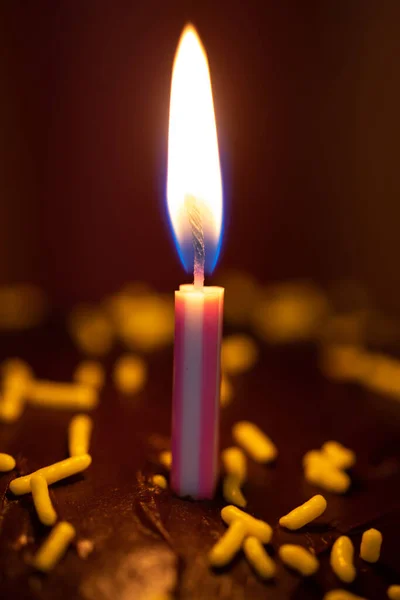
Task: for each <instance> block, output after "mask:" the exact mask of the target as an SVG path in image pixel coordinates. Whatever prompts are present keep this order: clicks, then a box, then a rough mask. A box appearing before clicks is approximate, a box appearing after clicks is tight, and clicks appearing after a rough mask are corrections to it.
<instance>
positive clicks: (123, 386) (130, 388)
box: [113, 354, 147, 394]
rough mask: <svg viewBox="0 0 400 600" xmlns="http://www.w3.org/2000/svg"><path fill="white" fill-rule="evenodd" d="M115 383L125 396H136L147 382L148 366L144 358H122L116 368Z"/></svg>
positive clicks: (134, 356) (131, 355) (127, 355)
mask: <svg viewBox="0 0 400 600" xmlns="http://www.w3.org/2000/svg"><path fill="white" fill-rule="evenodd" d="M113 377H114V383H115V385H116V387H117V388H118V390H119V391H120V392H122V393H123V394H136V393H137V392H140V390H141V389H142V388H143V387H144V385H145V383H146V380H147V366H146V363H145V362H144V360H143V359H142V358H140V357H139V356H136V355H134V354H125V355H124V356H121V357H120V358H119V359H118V360H117V362H116V363H115V367H114V375H113Z"/></svg>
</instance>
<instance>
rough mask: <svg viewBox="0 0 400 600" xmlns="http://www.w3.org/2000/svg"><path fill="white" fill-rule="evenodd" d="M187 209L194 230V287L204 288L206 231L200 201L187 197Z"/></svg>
mask: <svg viewBox="0 0 400 600" xmlns="http://www.w3.org/2000/svg"><path fill="white" fill-rule="evenodd" d="M185 208H186V211H187V214H188V219H189V224H190V228H191V230H192V240H193V251H194V268H193V273H194V287H195V288H202V287H203V285H204V261H205V249H204V231H203V220H202V218H201V210H200V206H199V202H198V200H197V199H196V198H195V197H194V196H190V195H187V196H185Z"/></svg>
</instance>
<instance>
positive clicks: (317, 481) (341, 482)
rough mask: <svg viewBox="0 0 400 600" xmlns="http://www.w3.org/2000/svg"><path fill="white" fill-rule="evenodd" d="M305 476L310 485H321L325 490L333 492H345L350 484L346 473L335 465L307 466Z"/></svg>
mask: <svg viewBox="0 0 400 600" xmlns="http://www.w3.org/2000/svg"><path fill="white" fill-rule="evenodd" d="M305 478H306V481H308V482H309V483H311V484H312V485H315V486H318V487H321V488H323V489H324V490H326V491H327V492H333V493H334V494H345V493H346V492H347V490H348V489H349V487H350V484H351V480H350V477H349V476H348V475H347V473H344V472H343V471H340V470H339V469H336V468H335V467H331V468H322V467H321V466H317V465H312V466H309V467H307V468H306V470H305Z"/></svg>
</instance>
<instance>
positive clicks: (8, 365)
mask: <svg viewBox="0 0 400 600" xmlns="http://www.w3.org/2000/svg"><path fill="white" fill-rule="evenodd" d="M1 371H2V375H3V387H5V388H8V387H12V388H15V387H18V388H20V387H26V383H27V382H29V381H30V380H31V379H32V378H33V371H32V369H31V367H30V366H29V365H28V363H26V362H25V361H23V360H21V359H20V358H8V359H7V360H5V361H4V362H3V363H2V365H1Z"/></svg>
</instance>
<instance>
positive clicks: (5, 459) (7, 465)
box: [0, 452, 15, 473]
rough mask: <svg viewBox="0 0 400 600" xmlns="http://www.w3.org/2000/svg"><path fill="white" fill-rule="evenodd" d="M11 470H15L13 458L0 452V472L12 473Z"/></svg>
mask: <svg viewBox="0 0 400 600" xmlns="http://www.w3.org/2000/svg"><path fill="white" fill-rule="evenodd" d="M13 469H15V458H13V457H12V456H10V455H9V454H4V453H3V452H0V472H2V473H7V471H12V470H13Z"/></svg>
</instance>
